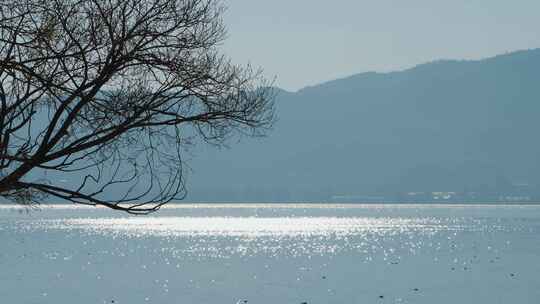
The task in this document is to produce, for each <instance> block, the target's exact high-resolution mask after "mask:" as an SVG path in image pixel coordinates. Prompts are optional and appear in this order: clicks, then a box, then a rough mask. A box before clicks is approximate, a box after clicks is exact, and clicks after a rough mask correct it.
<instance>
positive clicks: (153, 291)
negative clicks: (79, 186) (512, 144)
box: [0, 204, 540, 304]
mask: <svg viewBox="0 0 540 304" xmlns="http://www.w3.org/2000/svg"><path fill="white" fill-rule="evenodd" d="M539 232H540V206H516V205H512V206H509V205H507V206H501V205H498V206H495V205H325V204H297V205H276V204H237V205H224V204H220V205H218V204H215V205H210V204H201V205H188V204H182V205H171V206H169V207H167V208H165V209H163V210H162V211H160V212H159V213H155V214H152V215H150V216H128V215H125V214H123V213H117V212H113V211H110V210H105V209H99V208H97V209H96V208H88V207H76V206H70V205H54V206H46V207H43V208H42V209H41V210H34V211H30V212H28V213H27V212H21V211H20V209H17V208H15V207H14V206H2V207H0V241H1V243H2V250H1V252H0V270H1V271H0V299H3V300H2V302H6V303H60V304H61V303H113V302H114V303H130V304H131V303H233V304H234V303H243V302H244V301H248V302H247V303H302V302H307V303H538V301H539V300H540V278H539V276H538V273H540V234H539Z"/></svg>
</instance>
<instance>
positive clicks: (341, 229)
mask: <svg viewBox="0 0 540 304" xmlns="http://www.w3.org/2000/svg"><path fill="white" fill-rule="evenodd" d="M36 224H37V225H38V227H36V228H48V229H51V228H52V229H61V230H72V229H80V230H84V231H85V232H87V233H92V234H94V233H95V234H111V233H112V234H123V235H127V236H131V237H137V236H169V237H170V236H177V237H182V236H222V237H234V236H246V237H294V236H327V235H359V234H365V233H392V232H400V233H406V232H407V231H424V232H432V231H437V230H441V229H444V230H459V229H462V228H463V227H462V225H461V224H460V223H459V221H456V220H455V221H452V222H451V223H444V222H442V221H441V220H440V219H435V218H369V217H350V218H342V217H279V218H259V217H139V218H78V219H61V220H44V221H39V222H36Z"/></svg>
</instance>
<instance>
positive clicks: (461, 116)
mask: <svg viewBox="0 0 540 304" xmlns="http://www.w3.org/2000/svg"><path fill="white" fill-rule="evenodd" d="M277 111H278V118H279V120H278V122H277V123H276V125H275V129H274V130H273V132H272V133H271V134H270V136H269V137H267V138H263V139H261V140H245V141H241V142H240V143H238V144H232V145H231V148H230V149H225V150H220V151H215V150H214V149H213V148H210V147H202V148H197V150H196V151H193V156H192V157H191V158H192V159H191V160H189V165H190V167H191V168H192V169H193V172H191V173H190V174H189V175H188V187H189V190H190V194H189V196H188V198H187V199H188V200H193V201H199V200H202V201H216V200H217V201H303V200H309V201H342V200H353V201H368V200H403V199H407V198H411V199H413V200H416V199H418V200H421V199H426V198H425V197H423V196H422V195H423V194H421V193H424V194H425V193H428V194H429V195H428V198H427V199H432V198H433V196H439V194H433V193H432V192H456V193H459V194H453V193H450V194H448V195H449V196H460V195H461V196H463V197H460V199H464V198H465V199H478V200H490V199H498V198H500V197H508V199H509V200H513V199H515V200H520V199H523V200H528V199H534V198H535V197H538V196H539V195H538V194H539V193H540V142H539V138H538V133H539V131H540V49H536V50H528V51H519V52H515V53H510V54H505V55H500V56H497V57H493V58H489V59H485V60H479V61H454V60H442V61H436V62H432V63H427V64H423V65H419V66H417V67H415V68H412V69H409V70H405V71H400V72H392V73H374V72H370V73H362V74H358V75H353V76H351V77H348V78H344V79H338V80H333V81H329V82H326V83H323V84H320V85H317V86H312V87H307V88H304V89H302V90H300V91H298V92H295V93H292V92H285V91H282V90H278V97H277ZM412 192H415V193H412ZM417 193H420V194H418V195H419V196H415V195H417ZM441 196H446V194H441Z"/></svg>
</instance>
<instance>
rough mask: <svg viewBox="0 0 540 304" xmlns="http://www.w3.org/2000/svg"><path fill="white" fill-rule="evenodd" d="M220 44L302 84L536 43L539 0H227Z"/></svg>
mask: <svg viewBox="0 0 540 304" xmlns="http://www.w3.org/2000/svg"><path fill="white" fill-rule="evenodd" d="M226 4H227V5H228V7H229V9H228V11H227V13H226V15H225V23H226V24H227V26H228V28H229V38H228V40H227V41H226V43H225V45H224V48H225V52H226V53H227V54H228V55H229V56H230V57H232V59H233V61H234V62H237V63H247V62H251V63H252V64H254V65H256V66H261V67H263V68H264V70H265V73H266V75H267V76H270V77H272V76H276V77H277V85H278V86H280V87H282V88H285V89H288V90H297V89H300V88H302V87H305V86H308V85H313V84H317V83H320V82H324V81H326V80H331V79H335V78H339V77H344V76H348V75H351V74H355V73H360V72H366V71H392V70H399V69H404V68H408V67H412V66H414V65H416V64H419V63H424V62H427V61H432V60H435V59H478V58H484V57H490V56H493V55H496V54H501V53H505V52H508V51H514V50H519V49H528V48H538V47H540V0H445V1H440V0H356V1H354V0H334V1H318V0H312V1H309V0H288V1H287V0H227V1H226Z"/></svg>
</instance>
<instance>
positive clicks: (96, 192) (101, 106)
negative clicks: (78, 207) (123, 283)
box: [0, 0, 274, 213]
mask: <svg viewBox="0 0 540 304" xmlns="http://www.w3.org/2000/svg"><path fill="white" fill-rule="evenodd" d="M0 5H1V6H0V196H2V197H4V198H7V199H9V200H11V201H15V202H18V203H25V204H27V203H39V202H40V201H42V199H43V198H44V196H53V197H57V198H61V199H64V200H68V201H71V202H74V203H79V204H87V205H102V206H106V207H110V208H113V209H117V210H124V211H127V212H130V213H148V212H152V211H155V210H157V209H159V207H160V206H162V205H163V204H165V203H167V202H170V201H171V200H176V199H182V198H184V196H185V187H184V178H183V175H182V174H183V172H184V170H183V161H182V154H183V151H184V149H185V148H186V147H188V146H190V145H192V144H194V143H195V142H197V140H202V141H205V142H208V143H212V144H216V145H221V144H223V143H224V142H225V140H227V139H228V138H229V137H230V136H232V135H234V134H239V133H240V134H247V135H251V136H256V135H263V134H264V133H265V131H266V130H267V129H268V128H269V127H270V126H271V123H272V121H273V118H274V112H273V96H272V91H271V89H270V87H269V86H268V83H267V82H266V81H265V80H264V78H262V77H261V73H260V71H258V70H254V69H252V68H251V67H250V66H245V67H241V66H237V65H233V64H232V63H231V62H230V61H229V60H228V59H227V58H226V57H225V56H223V55H222V54H220V52H219V50H218V47H219V45H220V43H221V42H222V41H223V40H224V39H225V36H226V29H225V27H224V25H223V22H222V14H223V10H224V8H223V6H222V4H221V2H220V1H214V0H105V1H103V0H13V1H2V2H1V4H0ZM59 177H64V178H67V179H69V181H70V183H69V186H66V185H64V184H62V183H59V182H57V180H58V178H59Z"/></svg>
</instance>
